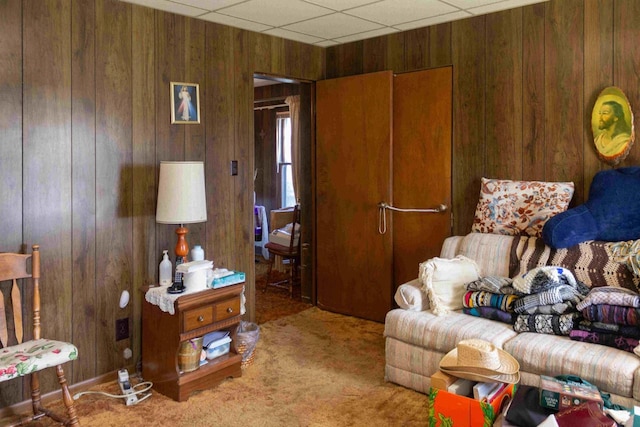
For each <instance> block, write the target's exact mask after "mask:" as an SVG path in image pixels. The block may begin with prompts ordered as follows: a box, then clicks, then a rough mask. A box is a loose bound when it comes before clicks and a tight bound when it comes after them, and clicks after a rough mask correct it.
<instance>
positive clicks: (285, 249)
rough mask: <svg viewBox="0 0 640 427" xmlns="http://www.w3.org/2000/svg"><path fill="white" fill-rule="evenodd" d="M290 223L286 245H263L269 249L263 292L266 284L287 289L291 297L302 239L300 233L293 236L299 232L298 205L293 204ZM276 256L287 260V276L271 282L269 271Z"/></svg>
mask: <svg viewBox="0 0 640 427" xmlns="http://www.w3.org/2000/svg"><path fill="white" fill-rule="evenodd" d="M291 224H293V226H292V229H291V238H290V239H289V245H288V246H284V245H280V244H278V243H274V242H269V243H266V244H265V245H264V247H265V248H267V249H268V250H269V269H268V270H267V280H266V282H265V285H264V289H263V292H264V291H266V290H267V286H276V287H284V288H288V289H289V296H290V297H291V298H293V286H294V285H295V284H297V283H298V282H299V274H298V268H299V267H300V241H301V240H302V238H301V236H300V235H298V239H296V238H295V237H296V231H298V234H300V233H299V232H300V207H299V206H298V205H296V206H294V208H293V210H292V211H291ZM276 256H279V257H281V258H282V260H283V261H284V260H289V277H288V278H287V280H282V281H279V282H273V283H272V282H271V272H272V270H273V263H274V262H275V257H276Z"/></svg>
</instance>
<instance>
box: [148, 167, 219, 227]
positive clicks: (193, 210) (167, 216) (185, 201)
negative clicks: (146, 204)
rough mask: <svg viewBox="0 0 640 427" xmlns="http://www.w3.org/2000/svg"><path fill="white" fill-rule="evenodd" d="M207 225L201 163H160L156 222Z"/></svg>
mask: <svg viewBox="0 0 640 427" xmlns="http://www.w3.org/2000/svg"><path fill="white" fill-rule="evenodd" d="M206 221H207V199H206V193H205V187H204V163H203V162H160V182H159V183H158V205H157V207H156V222H159V223H161V224H192V223H196V222H206Z"/></svg>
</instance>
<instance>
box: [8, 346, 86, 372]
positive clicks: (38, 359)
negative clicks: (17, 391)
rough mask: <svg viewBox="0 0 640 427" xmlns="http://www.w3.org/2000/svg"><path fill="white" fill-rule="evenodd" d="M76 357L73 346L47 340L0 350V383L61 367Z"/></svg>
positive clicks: (76, 352)
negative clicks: (53, 367)
mask: <svg viewBox="0 0 640 427" xmlns="http://www.w3.org/2000/svg"><path fill="white" fill-rule="evenodd" d="M77 357H78V349H77V348H76V346H75V345H73V344H70V343H67V342H63V341H54V340H48V339H39V340H32V341H27V342H24V343H22V344H17V345H14V346H9V347H6V348H3V349H0V382H2V381H6V380H10V379H12V378H16V377H21V376H24V375H29V374H30V373H32V372H37V371H40V370H42V369H45V368H50V367H52V366H57V365H61V364H63V363H66V362H68V361H70V360H74V359H76V358H77Z"/></svg>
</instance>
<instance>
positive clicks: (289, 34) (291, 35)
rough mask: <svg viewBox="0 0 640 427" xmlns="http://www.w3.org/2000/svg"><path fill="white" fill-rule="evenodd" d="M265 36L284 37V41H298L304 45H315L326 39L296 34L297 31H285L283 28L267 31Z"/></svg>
mask: <svg viewBox="0 0 640 427" xmlns="http://www.w3.org/2000/svg"><path fill="white" fill-rule="evenodd" d="M264 34H269V35H272V36H276V37H282V38H283V39H289V40H296V41H299V42H302V43H308V44H314V43H317V42H320V41H322V40H324V39H321V38H319V37H314V36H310V35H308V34H301V33H296V32H295V31H289V30H285V29H283V28H273V29H271V30H267V31H265V32H264Z"/></svg>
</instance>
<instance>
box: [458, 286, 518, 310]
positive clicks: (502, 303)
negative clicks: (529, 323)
mask: <svg viewBox="0 0 640 427" xmlns="http://www.w3.org/2000/svg"><path fill="white" fill-rule="evenodd" d="M517 299H518V296H517V295H503V294H492V293H491V292H485V291H477V292H472V291H468V292H467V293H465V294H464V297H463V300H462V306H463V307H467V308H474V307H493V308H499V309H500V310H502V311H507V312H513V303H514V301H516V300H517Z"/></svg>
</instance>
